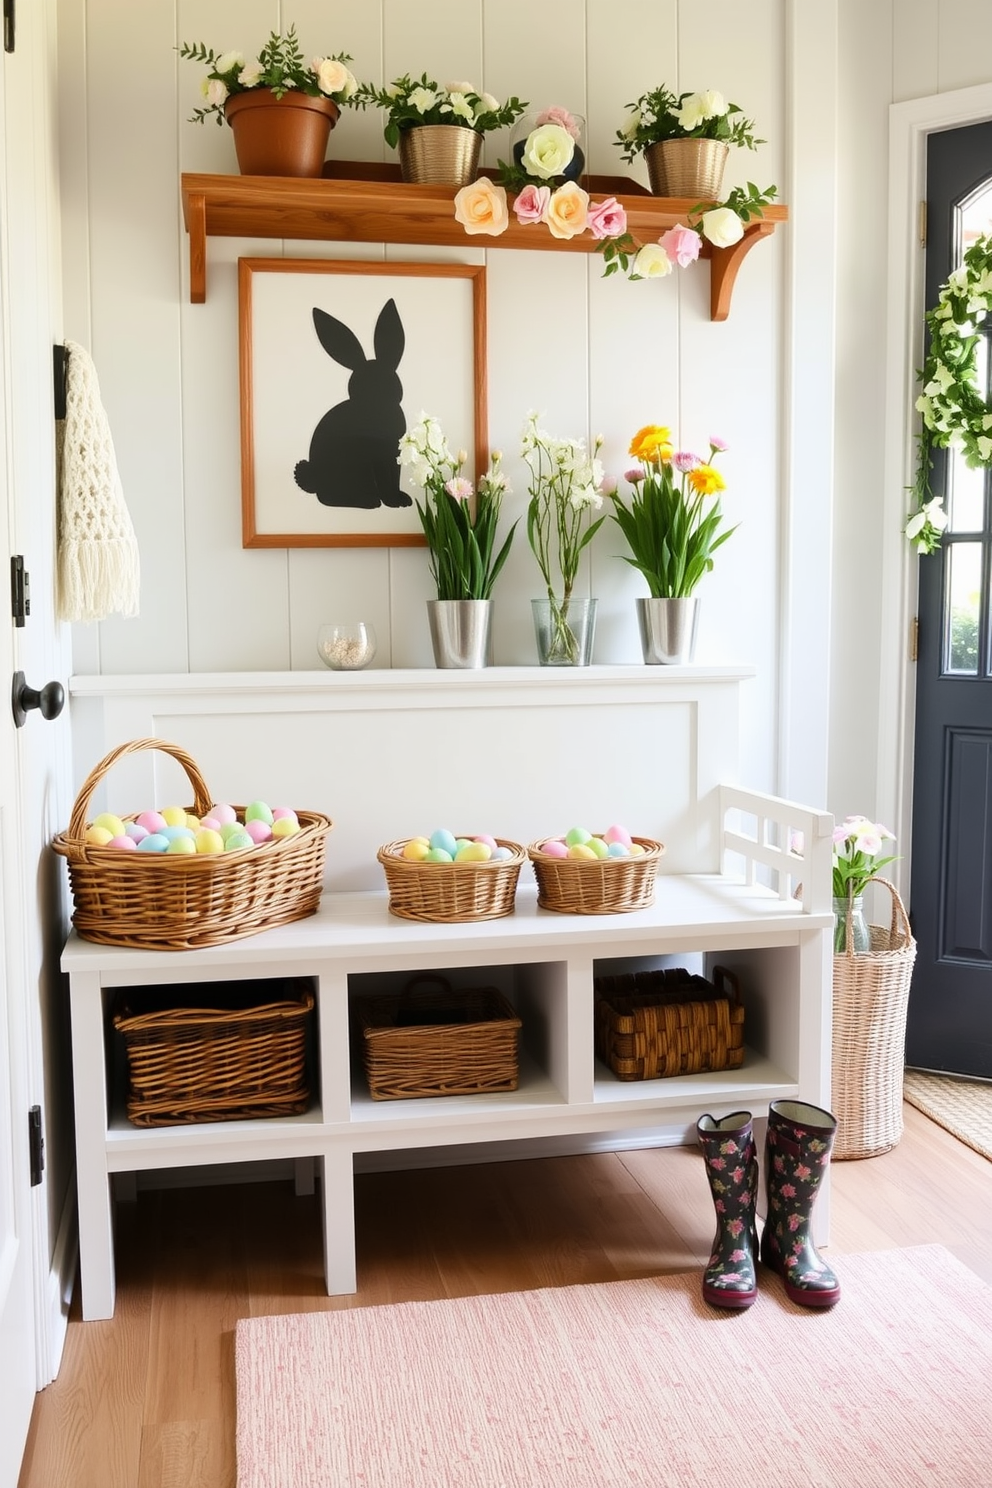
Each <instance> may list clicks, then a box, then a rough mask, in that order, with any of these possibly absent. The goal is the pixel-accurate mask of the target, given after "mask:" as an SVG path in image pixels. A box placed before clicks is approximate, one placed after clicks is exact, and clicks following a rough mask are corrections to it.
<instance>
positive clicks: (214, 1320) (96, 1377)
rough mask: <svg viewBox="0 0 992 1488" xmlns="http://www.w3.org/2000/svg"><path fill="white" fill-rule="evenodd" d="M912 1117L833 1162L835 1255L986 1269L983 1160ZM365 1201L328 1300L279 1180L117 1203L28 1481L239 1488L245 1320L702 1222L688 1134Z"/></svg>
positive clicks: (376, 1184)
mask: <svg viewBox="0 0 992 1488" xmlns="http://www.w3.org/2000/svg"><path fill="white" fill-rule="evenodd" d="M905 1116H906V1130H905V1135H904V1136H903V1139H902V1141H901V1142H900V1144H899V1146H898V1147H897V1148H895V1150H894V1151H893V1152H890V1153H886V1154H885V1155H883V1156H881V1157H876V1158H870V1159H868V1160H865V1161H861V1162H846V1163H835V1164H834V1165H833V1170H832V1172H833V1200H832V1220H831V1230H832V1237H831V1245H830V1249H829V1255H830V1258H831V1260H832V1261H833V1262H834V1263H835V1265H836V1267H837V1270H838V1271H839V1273H840V1276H841V1281H842V1282H843V1255H844V1253H845V1252H848V1253H850V1252H854V1251H863V1250H881V1249H893V1248H899V1247H903V1246H911V1245H920V1244H926V1243H929V1242H939V1243H940V1244H943V1245H945V1246H947V1248H948V1249H949V1250H950V1251H952V1252H953V1253H954V1254H955V1255H956V1256H957V1257H958V1258H959V1259H960V1260H961V1261H963V1262H964V1263H965V1264H966V1265H969V1266H971V1267H972V1268H973V1269H974V1270H975V1271H976V1272H977V1273H978V1274H979V1275H981V1276H982V1277H984V1278H985V1279H986V1280H987V1281H989V1282H992V1163H990V1162H988V1161H987V1160H986V1159H985V1158H983V1157H981V1156H979V1155H978V1154H977V1153H975V1152H973V1151H972V1150H971V1149H970V1148H968V1147H966V1146H964V1145H963V1144H962V1143H960V1142H958V1141H957V1140H956V1139H955V1138H954V1137H952V1136H950V1135H949V1134H948V1133H947V1132H945V1131H943V1130H942V1129H941V1128H940V1127H938V1126H936V1125H935V1124H934V1123H933V1122H931V1121H930V1120H928V1119H927V1117H925V1116H923V1115H921V1114H920V1112H918V1111H916V1110H915V1109H914V1108H912V1107H911V1106H906V1108H905ZM356 1205H357V1234H358V1257H359V1286H360V1290H359V1292H358V1293H357V1294H356V1295H355V1296H354V1297H337V1298H332V1297H327V1296H326V1295H325V1294H324V1291H323V1280H322V1253H321V1237H320V1222H319V1217H318V1211H317V1204H316V1201H315V1200H314V1199H313V1198H298V1197H296V1196H295V1195H294V1193H293V1191H292V1186H291V1185H290V1184H288V1183H285V1184H283V1183H264V1184H262V1183H256V1184H246V1185H244V1186H239V1187H233V1186H224V1187H221V1186H218V1187H214V1188H196V1189H172V1190H159V1191H156V1192H146V1193H143V1194H140V1195H139V1198H138V1202H137V1203H136V1204H127V1205H119V1206H118V1211H117V1222H118V1236H117V1271H118V1295H117V1311H116V1314H115V1316H114V1318H113V1319H112V1320H110V1321H108V1322H91V1323H83V1322H81V1321H80V1319H79V1315H78V1309H75V1310H74V1313H73V1317H72V1320H71V1321H70V1324H69V1335H68V1340H67V1343H66V1349H65V1355H64V1358H63V1362H62V1368H61V1372H60V1374H59V1377H58V1379H57V1380H56V1381H55V1382H54V1384H52V1385H50V1386H49V1387H48V1389H47V1390H45V1391H43V1392H42V1393H41V1394H40V1395H39V1396H38V1399H37V1403H36V1406H35V1412H34V1418H33V1421H32V1428H31V1435H30V1439H29V1441H28V1446H27V1451H26V1454H25V1458H24V1465H23V1469H22V1472H21V1477H20V1482H19V1488H233V1485H234V1481H235V1473H234V1359H233V1329H234V1325H235V1323H236V1321H237V1319H238V1318H239V1317H244V1316H247V1315H259V1314H264V1313H271V1312H303V1311H308V1310H312V1309H321V1308H338V1307H366V1306H372V1305H375V1304H379V1303H384V1302H400V1301H409V1300H423V1299H430V1298H438V1297H457V1296H466V1295H469V1294H472V1293H482V1292H499V1291H513V1290H522V1289H526V1288H533V1287H545V1286H559V1285H564V1284H569V1283H578V1282H597V1281H614V1280H619V1279H623V1278H629V1277H639V1276H650V1275H656V1274H658V1273H660V1272H671V1271H686V1270H693V1269H696V1268H698V1267H699V1266H700V1265H701V1264H702V1263H703V1262H705V1260H706V1257H707V1254H708V1249H709V1244H710V1240H711V1239H712V1228H713V1225H712V1215H713V1211H712V1207H711V1204H710V1199H709V1191H708V1188H707V1185H706V1179H705V1175H704V1173H703V1169H702V1166H701V1162H700V1158H699V1154H698V1151H697V1150H696V1149H694V1148H667V1149H664V1150H660V1151H643V1152H627V1153H622V1154H612V1153H611V1154H603V1155H597V1156H590V1157H563V1158H549V1159H542V1160H539V1161H528V1162H506V1163H498V1164H493V1165H489V1166H484V1167H483V1166H479V1167H462V1168H440V1169H433V1170H425V1171H410V1172H402V1173H384V1174H367V1175H363V1176H360V1177H359V1178H358V1179H357V1181H356ZM841 1305H843V1301H842V1303H841Z"/></svg>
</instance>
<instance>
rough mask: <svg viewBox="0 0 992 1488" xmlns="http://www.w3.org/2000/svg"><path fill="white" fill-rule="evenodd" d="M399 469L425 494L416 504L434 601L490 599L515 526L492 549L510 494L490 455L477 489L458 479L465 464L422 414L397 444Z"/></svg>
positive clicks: (437, 426)
mask: <svg viewBox="0 0 992 1488" xmlns="http://www.w3.org/2000/svg"><path fill="white" fill-rule="evenodd" d="M399 449H400V454H399V460H400V464H401V465H403V466H405V467H406V468H407V469H408V470H409V472H410V477H411V479H412V480H413V482H414V484H415V485H417V486H419V487H420V488H421V490H422V491H423V492H424V499H423V501H420V500H416V501H415V504H416V507H417V512H418V514H419V517H420V525H421V527H422V528H423V531H424V536H425V537H426V539H427V550H428V554H429V562H430V570H431V577H432V578H433V580H434V583H435V586H436V588H437V597H438V599H491V598H492V591H493V585H494V584H495V582H496V580H497V578H498V577H499V574H500V571H501V569H502V567H503V565H504V563H505V562H506V559H507V556H508V554H509V552H510V546H511V544H512V542H513V535H514V533H515V531H516V528H517V524H516V522H514V524H513V526H512V527H511V528H510V531H509V533H508V534H507V536H506V538H505V540H504V542H503V544H502V546H501V547H500V548H499V549H497V548H496V529H497V527H498V525H499V519H500V513H501V510H502V505H503V497H504V496H505V495H506V494H507V492H508V491H509V485H508V483H507V479H506V476H505V475H504V474H503V472H502V471H501V470H500V468H499V467H500V455H499V453H498V452H494V453H493V455H492V457H491V458H490V461H489V468H488V470H487V471H486V473H485V474H484V475H483V476H482V477H481V479H480V480H479V483H478V486H477V487H475V486H473V484H472V482H471V481H470V480H468V479H467V478H466V477H464V476H463V475H462V474H461V471H462V468H463V467H464V465H465V462H466V461H467V459H468V456H467V455H466V453H465V452H464V451H463V450H460V451H459V452H458V454H457V455H453V454H452V452H451V450H450V448H449V446H448V441H447V440H446V439H445V437H444V434H443V432H442V430H441V426H440V424H439V423H438V421H437V419H435V418H432V417H430V415H428V414H421V416H420V420H419V422H418V423H416V424H415V425H414V426H413V428H412V429H411V430H410V431H409V432H408V433H407V434H404V436H403V438H402V439H401V440H400V444H399Z"/></svg>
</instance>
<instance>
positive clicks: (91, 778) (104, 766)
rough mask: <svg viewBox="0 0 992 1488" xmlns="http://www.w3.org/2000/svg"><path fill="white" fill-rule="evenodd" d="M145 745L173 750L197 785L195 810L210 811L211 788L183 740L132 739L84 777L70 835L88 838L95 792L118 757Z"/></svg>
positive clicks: (199, 813) (79, 839) (199, 812)
mask: <svg viewBox="0 0 992 1488" xmlns="http://www.w3.org/2000/svg"><path fill="white" fill-rule="evenodd" d="M142 749H161V750H162V753H163V754H171V755H172V758H173V759H174V760H176V761H178V763H179V764H180V765H182V767H183V769H184V770H185V771H186V774H187V775H188V776H189V782H190V785H191V786H192V787H193V796H194V801H193V810H194V811H195V813H196V815H197V816H203V815H205V813H206V812H207V811H209V809H210V806H211V804H212V801H211V797H210V792H209V791H208V789H207V785H206V781H205V780H204V778H203V776H202V775H201V774H200V771H199V767H198V766H197V763H196V761H195V760H194V758H193V756H192V755H191V754H187V752H186V750H185V749H183V748H182V746H181V745H179V744H170V743H169V741H168V740H167V739H132V740H131V742H130V743H129V744H119V745H118V746H117V748H116V749H112V750H111V751H110V753H109V754H108V755H105V756H104V758H103V759H102V760H101V761H100V763H99V764H98V765H94V766H93V769H92V770H91V771H90V773H89V774H88V775H87V777H86V779H85V780H84V781H83V785H82V789H81V790H80V792H79V795H78V796H77V797H76V804H75V805H74V806H73V808H72V815H71V816H70V818H69V830H68V832H67V833H66V837H67V838H68V839H69V840H71V841H75V842H80V843H82V842H85V841H86V819H87V815H88V813H89V807H90V801H91V800H92V798H93V792H94V791H95V790H96V788H97V786H98V785H99V784H100V781H101V780H102V779H103V777H104V776H105V775H106V774H107V772H108V770H110V769H111V768H112V767H113V766H114V765H116V763H117V761H118V760H120V759H123V758H124V757H125V755H128V754H137V753H138V752H139V751H140V750H142Z"/></svg>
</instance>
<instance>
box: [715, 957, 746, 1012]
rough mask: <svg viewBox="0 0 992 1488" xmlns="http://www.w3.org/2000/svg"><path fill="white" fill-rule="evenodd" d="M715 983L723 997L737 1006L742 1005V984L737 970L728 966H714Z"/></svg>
mask: <svg viewBox="0 0 992 1488" xmlns="http://www.w3.org/2000/svg"><path fill="white" fill-rule="evenodd" d="M713 985H714V986H715V987H716V990H717V992H718V993H719V994H720V996H721V997H726V998H727V1001H728V1002H732V1003H733V1004H734V1006H735V1007H740V1005H741V984H740V980H739V978H738V976H737V974H736V972H733V971H730V970H729V969H728V968H727V967H726V966H714V968H713Z"/></svg>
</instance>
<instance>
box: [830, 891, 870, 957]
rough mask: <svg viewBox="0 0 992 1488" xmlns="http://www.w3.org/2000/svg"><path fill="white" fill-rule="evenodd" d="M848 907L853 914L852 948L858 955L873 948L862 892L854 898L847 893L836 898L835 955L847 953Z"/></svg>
mask: <svg viewBox="0 0 992 1488" xmlns="http://www.w3.org/2000/svg"><path fill="white" fill-rule="evenodd" d="M848 908H850V916H851V950H852V951H853V952H854V954H855V955H856V956H861V955H863V954H864V953H865V951H870V950H871V933H870V931H869V929H868V922H867V921H866V919H865V913H864V899H863V897H862V895H861V894H856V895H855V897H854V899H853V900H848V898H847V896H846V895H845V896H844V897H843V898H837V897H835V898H834V955H835V956H844V955H846V954H847V918H848Z"/></svg>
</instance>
